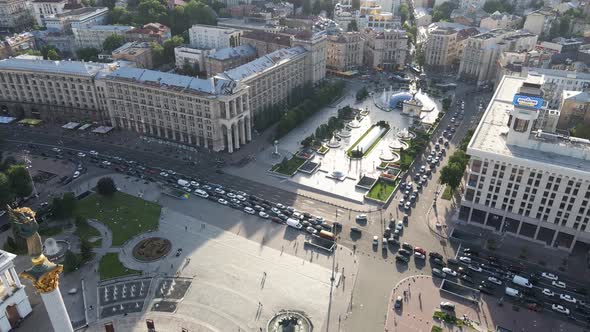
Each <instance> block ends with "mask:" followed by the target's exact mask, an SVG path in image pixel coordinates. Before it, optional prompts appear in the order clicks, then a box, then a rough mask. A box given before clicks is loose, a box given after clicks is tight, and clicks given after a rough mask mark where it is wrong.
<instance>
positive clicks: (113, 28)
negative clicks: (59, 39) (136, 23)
mask: <svg viewBox="0 0 590 332" xmlns="http://www.w3.org/2000/svg"><path fill="white" fill-rule="evenodd" d="M78 29H80V30H100V31H127V30H131V29H133V27H132V26H127V25H92V26H89V27H81V28H78Z"/></svg>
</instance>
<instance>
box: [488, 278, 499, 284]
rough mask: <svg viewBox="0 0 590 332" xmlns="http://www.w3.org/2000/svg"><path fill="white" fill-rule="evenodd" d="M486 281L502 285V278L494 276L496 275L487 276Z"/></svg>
mask: <svg viewBox="0 0 590 332" xmlns="http://www.w3.org/2000/svg"><path fill="white" fill-rule="evenodd" d="M488 281H489V282H492V283H494V284H496V285H502V280H500V279H498V278H496V277H488Z"/></svg>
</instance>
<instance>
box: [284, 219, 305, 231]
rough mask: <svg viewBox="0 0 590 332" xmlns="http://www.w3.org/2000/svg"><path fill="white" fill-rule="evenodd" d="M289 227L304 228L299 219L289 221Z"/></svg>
mask: <svg viewBox="0 0 590 332" xmlns="http://www.w3.org/2000/svg"><path fill="white" fill-rule="evenodd" d="M287 226H290V227H293V228H295V229H301V228H303V225H301V223H300V222H299V220H297V219H293V218H289V219H287Z"/></svg>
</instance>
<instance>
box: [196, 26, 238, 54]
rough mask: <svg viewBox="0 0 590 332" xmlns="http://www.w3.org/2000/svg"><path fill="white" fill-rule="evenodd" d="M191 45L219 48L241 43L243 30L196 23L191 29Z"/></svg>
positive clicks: (203, 47)
mask: <svg viewBox="0 0 590 332" xmlns="http://www.w3.org/2000/svg"><path fill="white" fill-rule="evenodd" d="M188 33H189V39H190V45H191V47H194V48H201V49H218V48H226V47H236V46H239V45H240V36H241V35H242V30H238V29H232V28H224V27H219V26H213V25H203V24H195V25H193V26H192V27H191V28H190V29H189V30H188Z"/></svg>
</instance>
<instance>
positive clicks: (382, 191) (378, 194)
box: [365, 176, 399, 204]
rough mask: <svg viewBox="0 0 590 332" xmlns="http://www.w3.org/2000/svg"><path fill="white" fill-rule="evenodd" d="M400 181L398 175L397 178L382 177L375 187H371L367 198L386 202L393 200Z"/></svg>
mask: <svg viewBox="0 0 590 332" xmlns="http://www.w3.org/2000/svg"><path fill="white" fill-rule="evenodd" d="M398 182H399V181H398V180H397V176H396V177H395V180H394V179H388V178H386V177H380V178H379V179H378V180H377V182H375V184H374V185H373V187H371V190H369V192H368V193H367V194H366V195H365V198H367V199H369V200H373V201H376V202H378V203H383V204H385V203H387V202H389V200H391V197H393V193H394V192H395V189H396V188H397V185H398Z"/></svg>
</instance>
